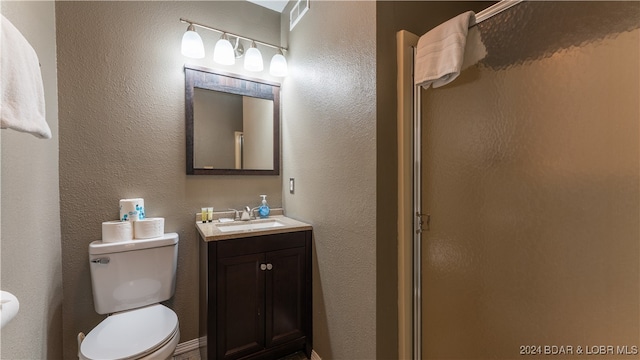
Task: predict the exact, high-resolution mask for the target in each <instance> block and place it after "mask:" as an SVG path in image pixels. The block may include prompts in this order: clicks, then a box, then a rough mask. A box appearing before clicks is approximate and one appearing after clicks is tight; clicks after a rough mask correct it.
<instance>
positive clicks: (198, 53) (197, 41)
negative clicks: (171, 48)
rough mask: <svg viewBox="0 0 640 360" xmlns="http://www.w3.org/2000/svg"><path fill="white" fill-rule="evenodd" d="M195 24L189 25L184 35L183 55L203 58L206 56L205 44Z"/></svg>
mask: <svg viewBox="0 0 640 360" xmlns="http://www.w3.org/2000/svg"><path fill="white" fill-rule="evenodd" d="M192 28H193V26H189V29H187V32H185V33H184V35H182V55H184V56H187V57H190V58H194V59H202V58H203V57H204V44H203V43H202V38H201V37H200V35H198V33H197V32H196V31H195V29H192Z"/></svg>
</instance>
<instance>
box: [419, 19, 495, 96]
mask: <svg viewBox="0 0 640 360" xmlns="http://www.w3.org/2000/svg"><path fill="white" fill-rule="evenodd" d="M475 17H476V16H475V14H474V13H473V11H468V12H466V13H463V14H460V15H458V16H456V17H454V18H453V19H451V20H448V21H447V22H444V23H442V24H440V25H438V26H437V27H436V28H434V29H433V30H431V31H429V32H427V33H426V34H424V35H422V36H421V37H420V39H419V40H418V48H417V51H416V60H415V84H416V85H420V86H423V87H424V88H425V89H426V88H429V86H431V85H433V87H434V88H437V87H440V86H444V85H446V84H448V83H450V82H452V81H453V80H455V79H456V78H457V77H458V75H460V72H461V71H462V70H463V69H465V68H466V67H469V66H471V65H473V64H475V63H476V62H478V61H479V60H481V59H482V58H484V57H485V56H486V55H487V51H486V49H485V47H484V44H482V39H481V38H480V32H479V31H478V30H477V29H475V28H474V29H472V30H471V31H469V26H470V25H471V24H474V23H475Z"/></svg>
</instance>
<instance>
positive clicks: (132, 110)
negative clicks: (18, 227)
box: [55, 1, 282, 358]
mask: <svg viewBox="0 0 640 360" xmlns="http://www.w3.org/2000/svg"><path fill="white" fill-rule="evenodd" d="M55 6H56V21H57V41H58V44H57V46H58V76H59V96H60V159H61V161H60V201H61V204H60V209H61V218H62V223H61V225H62V267H63V280H64V281H63V285H64V295H65V301H64V309H63V333H62V337H63V346H64V356H65V358H72V357H74V356H75V353H76V351H77V346H76V343H75V342H76V338H75V337H76V335H77V333H78V332H80V331H84V332H88V331H89V330H91V329H92V328H93V327H94V326H95V325H96V324H97V323H98V322H99V321H101V320H102V319H103V318H104V317H103V316H100V315H98V314H96V313H95V311H94V308H93V299H92V294H91V282H90V276H89V266H88V254H87V247H88V245H89V243H90V242H91V241H93V240H96V239H99V238H100V236H101V225H100V224H101V222H102V221H105V220H111V219H116V218H117V217H118V200H119V199H121V198H127V197H133V196H135V197H142V198H144V199H145V205H146V207H147V214H148V215H149V216H163V217H165V219H166V222H165V230H166V231H167V232H169V231H175V232H178V234H179V235H180V244H179V255H178V274H177V285H176V294H175V296H174V297H173V299H171V300H169V301H168V302H167V305H168V306H170V307H171V308H172V309H174V310H175V311H176V313H177V315H178V318H179V321H180V331H181V341H182V342H184V341H188V340H191V339H194V338H197V337H198V321H199V318H198V285H197V284H198V281H197V279H198V241H200V239H199V238H198V235H197V232H196V230H195V226H194V216H195V213H196V212H197V211H198V209H199V208H200V207H203V206H211V205H212V206H215V207H216V208H228V207H236V208H238V207H240V206H243V205H254V206H257V205H258V204H259V200H260V199H259V197H258V195H259V194H268V195H269V203H270V205H271V206H273V207H278V206H281V205H282V195H281V193H282V190H281V177H279V176H262V177H256V176H252V177H241V176H187V175H185V149H184V148H185V137H184V72H183V65H184V63H185V62H186V61H187V62H189V63H191V64H194V65H201V66H207V67H217V66H215V65H214V63H213V60H212V49H213V46H214V44H215V41H216V40H217V39H218V38H219V35H218V34H217V33H214V32H211V31H204V30H202V31H199V33H200V34H201V36H202V37H203V40H204V42H205V46H206V50H207V57H206V58H205V59H203V60H198V61H193V60H188V59H185V58H183V57H182V55H181V54H180V41H181V38H182V34H183V33H184V31H185V30H186V27H187V26H186V25H185V24H182V23H180V22H179V18H180V17H186V18H189V19H191V20H194V21H200V22H203V23H205V24H209V25H211V26H215V27H220V28H222V29H226V30H228V31H234V32H238V33H241V34H243V35H246V36H250V37H255V38H258V39H263V40H264V41H267V42H273V43H279V41H280V16H279V14H277V13H275V12H272V11H270V10H267V9H264V8H261V7H258V6H256V5H253V4H251V3H248V2H244V1H243V2H235V1H233V2H231V1H230V2H222V1H212V2H204V1H203V2H156V1H153V2H150V1H149V2H104V1H97V2H77V1H69V2H56V4H55ZM271 55H272V53H271ZM271 55H269V52H268V51H266V50H265V51H263V56H264V57H265V58H270V56H271ZM218 68H219V69H222V70H227V71H233V72H238V73H243V71H242V69H241V65H236V66H234V67H231V68H223V67H218ZM251 75H252V76H254V77H255V76H256V75H255V74H251ZM265 79H266V80H270V81H274V80H277V79H272V78H269V77H265Z"/></svg>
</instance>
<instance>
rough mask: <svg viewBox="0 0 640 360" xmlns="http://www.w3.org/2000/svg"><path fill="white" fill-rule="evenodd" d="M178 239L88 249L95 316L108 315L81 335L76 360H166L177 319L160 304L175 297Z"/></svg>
mask: <svg viewBox="0 0 640 360" xmlns="http://www.w3.org/2000/svg"><path fill="white" fill-rule="evenodd" d="M177 256H178V234H176V233H168V234H164V235H163V236H161V237H158V238H152V239H144V240H132V241H123V242H118V243H103V242H102V241H94V242H92V243H91V244H90V245H89V268H90V270H91V285H92V290H93V300H94V307H95V309H96V312H98V313H99V314H109V316H107V318H106V319H104V320H103V321H102V322H100V323H99V324H98V325H97V326H96V327H95V328H93V329H92V330H91V331H90V332H89V333H88V334H87V335H86V336H84V334H82V333H80V334H78V358H80V359H81V360H105V359H111V360H133V359H137V360H151V359H154V360H166V359H170V358H171V357H172V356H173V353H174V351H175V349H176V346H177V345H178V342H179V341H180V329H179V323H178V317H177V315H176V314H175V313H174V312H173V310H171V309H169V308H168V307H166V306H164V305H162V304H160V302H161V301H165V300H168V299H170V298H171V297H172V296H173V294H174V293H175V279H176V264H177Z"/></svg>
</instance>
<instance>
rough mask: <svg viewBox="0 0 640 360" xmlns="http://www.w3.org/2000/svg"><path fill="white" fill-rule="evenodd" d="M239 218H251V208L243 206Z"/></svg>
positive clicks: (243, 219)
mask: <svg viewBox="0 0 640 360" xmlns="http://www.w3.org/2000/svg"><path fill="white" fill-rule="evenodd" d="M240 220H242V221H249V220H251V209H250V208H249V207H248V206H245V207H244V209H243V210H242V215H241V216H240Z"/></svg>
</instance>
